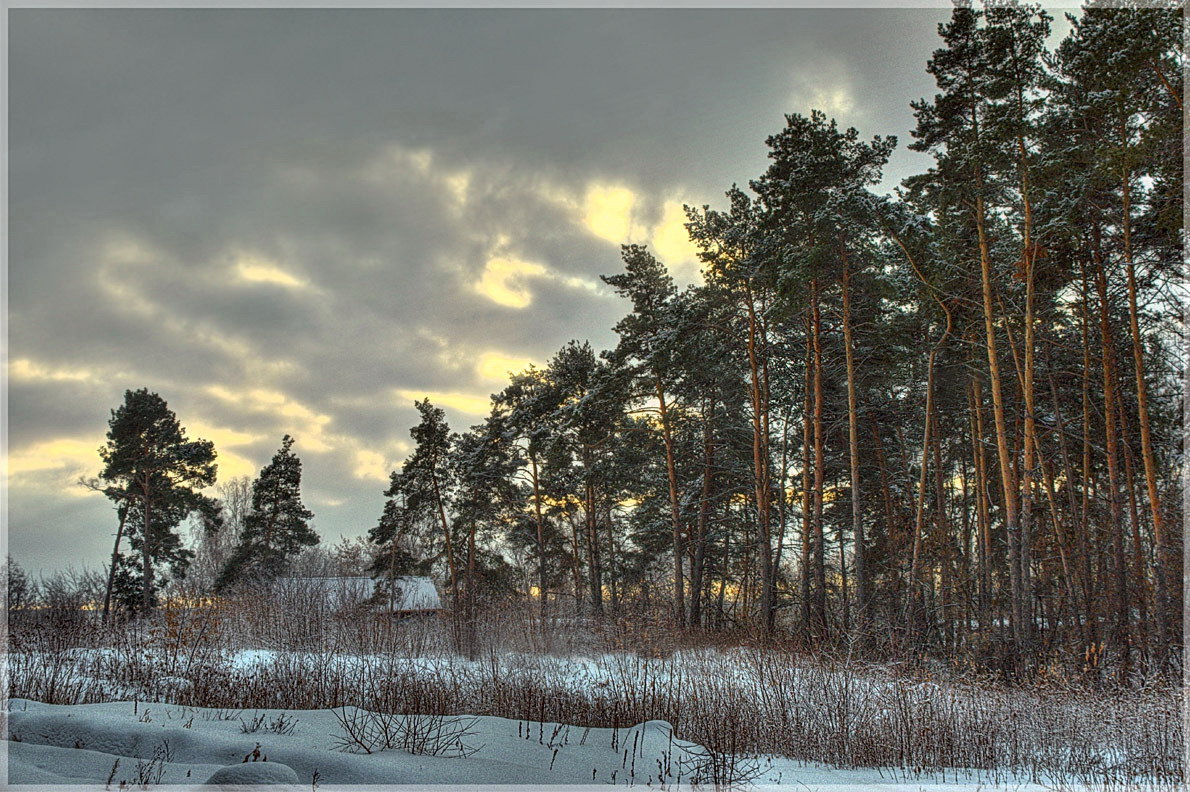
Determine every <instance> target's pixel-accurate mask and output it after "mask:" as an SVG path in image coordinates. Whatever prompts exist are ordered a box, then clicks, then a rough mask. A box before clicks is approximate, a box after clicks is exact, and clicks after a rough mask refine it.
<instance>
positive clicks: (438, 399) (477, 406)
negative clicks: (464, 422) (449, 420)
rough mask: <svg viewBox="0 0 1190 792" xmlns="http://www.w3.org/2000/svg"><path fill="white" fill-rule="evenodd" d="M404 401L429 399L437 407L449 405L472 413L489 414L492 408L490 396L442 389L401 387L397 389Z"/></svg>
mask: <svg viewBox="0 0 1190 792" xmlns="http://www.w3.org/2000/svg"><path fill="white" fill-rule="evenodd" d="M396 394H397V396H398V397H399V398H401V399H402V400H404V401H420V400H421V399H429V400H430V401H431V402H432V403H433V404H434V406H435V407H449V408H451V409H452V410H458V411H459V412H463V413H468V414H470V415H487V414H488V412H489V411H490V410H491V401H490V397H488V396H476V395H473V394H470V393H446V392H442V391H419V390H409V389H405V388H400V389H398V390H397V391H396Z"/></svg>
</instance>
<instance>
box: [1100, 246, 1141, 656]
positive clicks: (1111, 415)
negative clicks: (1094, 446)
mask: <svg viewBox="0 0 1190 792" xmlns="http://www.w3.org/2000/svg"><path fill="white" fill-rule="evenodd" d="M1096 237H1098V229H1096ZM1095 242H1096V244H1095V251H1094V252H1095V259H1096V264H1097V265H1098V266H1097V269H1096V272H1095V289H1096V291H1097V292H1098V294H1099V332H1100V335H1101V343H1102V346H1103V416H1104V426H1103V430H1104V432H1103V433H1104V440H1105V442H1106V445H1107V482H1108V493H1107V502H1108V507H1109V509H1110V512H1111V534H1112V550H1113V555H1114V560H1115V578H1116V586H1115V588H1116V590H1115V599H1116V624H1115V631H1114V638H1115V641H1116V643H1117V644H1118V645H1119V648H1120V658H1121V661H1122V662H1123V664H1124V666H1125V668H1127V666H1128V665H1129V661H1130V659H1131V656H1132V652H1131V647H1130V643H1131V636H1130V635H1129V632H1130V626H1129V616H1128V611H1129V600H1130V599H1131V598H1130V597H1129V595H1128V572H1127V569H1126V566H1125V561H1124V538H1123V531H1124V514H1123V510H1122V508H1121V506H1120V473H1119V469H1118V466H1119V448H1118V443H1119V440H1118V435H1117V433H1116V426H1115V423H1116V421H1115V418H1116V415H1117V407H1116V370H1115V369H1116V365H1115V354H1114V352H1113V343H1112V332H1111V320H1110V317H1109V315H1108V308H1107V276H1106V274H1105V273H1104V269H1103V258H1102V255H1101V254H1100V253H1099V244H1098V243H1099V240H1098V238H1096V240H1095Z"/></svg>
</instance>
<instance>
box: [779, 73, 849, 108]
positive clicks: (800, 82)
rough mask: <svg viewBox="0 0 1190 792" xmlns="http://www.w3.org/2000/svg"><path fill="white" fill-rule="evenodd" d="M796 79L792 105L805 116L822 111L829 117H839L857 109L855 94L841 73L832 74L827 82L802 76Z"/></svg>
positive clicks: (791, 98) (791, 100)
mask: <svg viewBox="0 0 1190 792" xmlns="http://www.w3.org/2000/svg"><path fill="white" fill-rule="evenodd" d="M794 79H795V88H794V90H793V93H792V95H791V97H790V104H791V105H792V106H793V108H794V109H795V110H796V111H797V112H799V113H801V114H803V115H809V114H810V111H811V110H821V111H822V112H824V113H826V115H827V116H828V117H839V116H846V115H850V114H851V113H852V111H854V110H855V109H856V101H855V94H854V92H853V91H852V89H851V85H850V83H849V82H848V81H847V79H846V77H844V76H843V75H842V74H840V73H835V74H832V75H831V78H830V79H826V80H820V79H818V78H817V77H815V78H813V79H812V78H810V77H806V76H801V75H799V76H798V77H795V78H794Z"/></svg>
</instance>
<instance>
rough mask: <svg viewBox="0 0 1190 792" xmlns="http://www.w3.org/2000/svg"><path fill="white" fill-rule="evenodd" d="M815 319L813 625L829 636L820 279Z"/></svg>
mask: <svg viewBox="0 0 1190 792" xmlns="http://www.w3.org/2000/svg"><path fill="white" fill-rule="evenodd" d="M810 295H811V298H810V299H811V314H810V315H811V320H812V324H813V328H814V332H813V338H814V503H813V509H814V518H813V521H812V526H813V532H814V558H813V567H814V590H813V592H812V594H811V600H812V602H813V607H812V609H811V610H812V615H811V619H810V622H811V625H812V626H813V629H814V634H815V637H816V638H817V639H819V640H825V638H826V636H827V631H828V630H827V623H826V540H825V537H824V534H823V530H822V500H823V491H822V488H823V480H824V477H825V473H826V443H825V440H824V438H823V429H824V427H823V420H822V411H823V402H824V401H825V398H824V396H823V393H822V314H821V311H820V310H819V300H818V281H812V282H811V283H810Z"/></svg>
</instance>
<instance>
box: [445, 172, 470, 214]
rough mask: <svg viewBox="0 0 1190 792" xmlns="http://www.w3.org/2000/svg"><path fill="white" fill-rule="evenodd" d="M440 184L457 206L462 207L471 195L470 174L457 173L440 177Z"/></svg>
mask: <svg viewBox="0 0 1190 792" xmlns="http://www.w3.org/2000/svg"><path fill="white" fill-rule="evenodd" d="M442 184H443V186H444V187H446V191H447V193H449V194H450V197H451V198H453V199H454V202H455V204H456V205H457V206H460V207H461V206H463V205H465V204H466V203H467V199H468V198H469V197H470V193H471V174H470V173H468V172H467V171H459V172H457V173H451V174H449V175H446V176H443V177H442Z"/></svg>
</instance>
